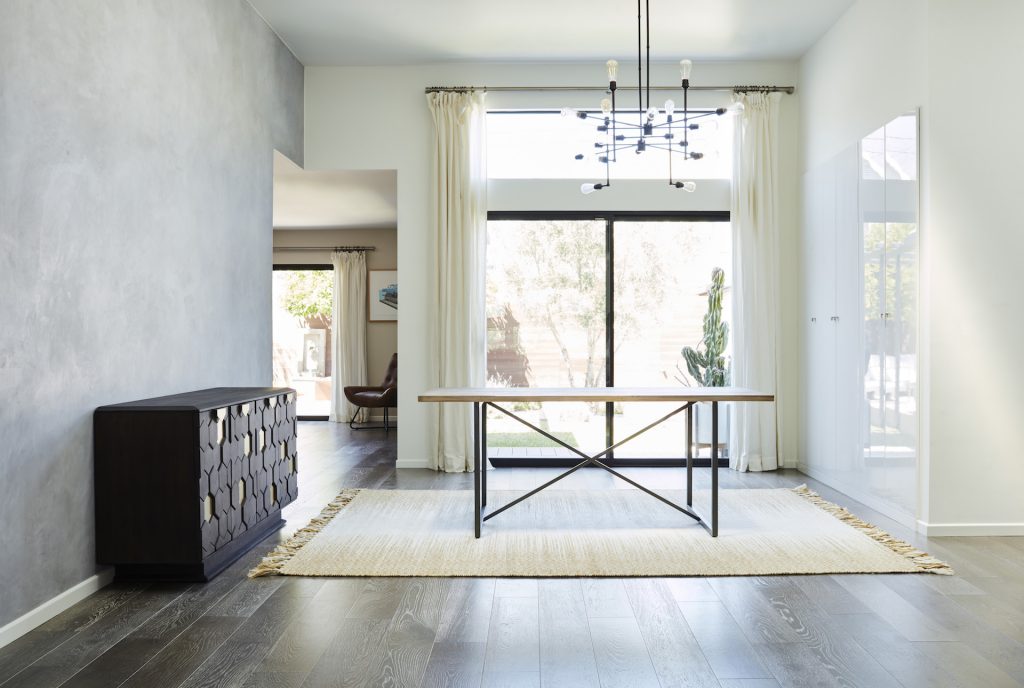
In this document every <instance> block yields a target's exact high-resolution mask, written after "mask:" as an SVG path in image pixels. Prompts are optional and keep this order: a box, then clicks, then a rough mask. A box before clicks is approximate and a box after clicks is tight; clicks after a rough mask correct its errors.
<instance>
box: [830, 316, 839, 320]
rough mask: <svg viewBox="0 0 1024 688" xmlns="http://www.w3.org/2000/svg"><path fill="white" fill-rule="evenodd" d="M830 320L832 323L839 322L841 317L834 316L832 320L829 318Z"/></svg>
mask: <svg viewBox="0 0 1024 688" xmlns="http://www.w3.org/2000/svg"><path fill="white" fill-rule="evenodd" d="M829 320H831V321H832V322H839V316H838V315H833V316H832V317H831V318H829Z"/></svg>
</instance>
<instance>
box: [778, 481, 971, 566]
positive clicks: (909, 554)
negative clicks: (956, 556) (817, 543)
mask: <svg viewBox="0 0 1024 688" xmlns="http://www.w3.org/2000/svg"><path fill="white" fill-rule="evenodd" d="M793 492H796V493H797V494H798V495H800V496H801V497H803V498H804V499H806V500H807V501H809V502H811V503H812V504H814V505H816V506H818V507H820V508H821V509H823V510H825V511H827V512H828V513H830V514H832V515H833V516H835V517H836V518H838V519H839V520H840V521H842V522H843V523H845V524H847V525H848V526H852V527H853V528H855V529H857V530H858V531H860V532H861V533H864V534H865V535H867V536H868V537H870V538H871V539H872V540H874V541H875V542H878V543H880V544H882V545H885V546H886V547H887V548H889V549H890V550H892V551H893V552H895V553H896V554H899V555H900V556H902V557H904V558H906V559H909V560H910V561H912V562H914V565H915V566H917V568H918V570H919V571H922V572H924V573H935V574H938V575H940V576H952V575H955V572H954V571H953V567H951V566H950V565H949V564H947V563H946V562H944V561H940V560H939V559H936V558H935V557H933V556H931V555H930V554H928V553H927V552H922V551H921V550H919V549H917V548H916V547H914V546H913V545H911V544H910V543H908V542H904V541H903V540H900V539H898V538H894V537H893V536H892V535H889V533H887V532H885V531H884V530H882V529H881V528H879V527H878V526H874V525H871V524H870V523H868V522H866V521H862V520H861V519H859V518H857V517H856V516H854V515H853V514H851V513H850V512H849V511H848V510H847V509H846V508H845V507H842V506H839V505H838V504H834V503H833V502H830V501H828V500H826V499H824V498H822V497H821V496H820V495H819V494H818V493H817V492H814V491H813V490H811V489H810V488H808V487H807V485H798V486H797V487H794V488H793Z"/></svg>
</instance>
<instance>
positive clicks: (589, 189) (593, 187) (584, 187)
mask: <svg viewBox="0 0 1024 688" xmlns="http://www.w3.org/2000/svg"><path fill="white" fill-rule="evenodd" d="M603 188H604V184H580V192H581V193H584V194H592V193H594V192H595V191H597V190H598V189H603Z"/></svg>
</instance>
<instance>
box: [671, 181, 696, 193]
mask: <svg viewBox="0 0 1024 688" xmlns="http://www.w3.org/2000/svg"><path fill="white" fill-rule="evenodd" d="M675 187H676V188H677V189H682V190H683V191H688V192H690V193H693V192H694V191H696V190H697V182H676V183H675Z"/></svg>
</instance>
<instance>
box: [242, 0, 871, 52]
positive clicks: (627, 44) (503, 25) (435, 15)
mask: <svg viewBox="0 0 1024 688" xmlns="http://www.w3.org/2000/svg"><path fill="white" fill-rule="evenodd" d="M249 2H250V3H251V4H252V5H253V7H255V8H256V10H257V11H258V12H259V13H260V14H262V15H263V17H264V18H265V19H266V20H267V21H268V22H269V24H270V25H271V26H272V27H273V28H274V30H275V31H277V33H278V35H279V36H281V38H282V40H284V42H285V43H287V44H288V46H289V47H290V48H291V49H292V51H293V52H294V53H295V55H296V57H298V58H299V60H300V61H302V63H303V64H305V65H397V64H417V63H422V62H450V61H490V62H500V61H510V62H519V61H524V62H548V61H550V62H561V61H568V62H579V61H584V60H586V61H590V60H602V61H603V60H605V59H608V58H611V57H614V58H616V59H631V58H633V57H634V56H635V55H636V5H635V4H634V3H633V1H632V0H554V1H552V0H249ZM851 4H853V0H651V59H652V60H664V61H670V60H676V59H679V58H681V57H688V58H691V59H694V60H723V61H725V60H771V59H795V58H798V57H800V56H801V55H803V54H804V52H806V50H807V49H808V48H809V47H811V46H812V45H813V44H814V43H815V41H817V39H818V38H820V37H821V36H822V34H824V33H825V31H827V30H828V29H829V27H831V26H832V25H833V24H834V23H835V22H836V20H837V19H838V18H839V17H840V16H841V15H842V14H843V12H845V11H846V9H847V8H848V7H849V6H850V5H851Z"/></svg>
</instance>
